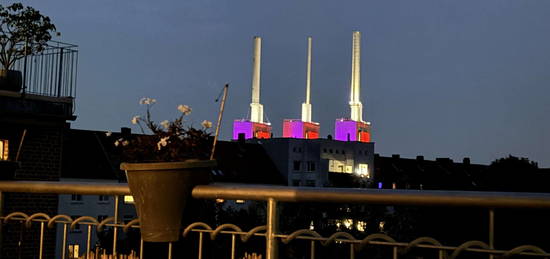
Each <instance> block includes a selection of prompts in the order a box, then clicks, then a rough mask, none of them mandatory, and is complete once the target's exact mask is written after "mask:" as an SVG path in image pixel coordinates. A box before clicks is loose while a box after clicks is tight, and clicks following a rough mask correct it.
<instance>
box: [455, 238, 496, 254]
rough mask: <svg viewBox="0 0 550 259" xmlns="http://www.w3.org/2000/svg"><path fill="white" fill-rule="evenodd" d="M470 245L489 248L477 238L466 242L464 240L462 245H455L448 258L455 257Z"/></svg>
mask: <svg viewBox="0 0 550 259" xmlns="http://www.w3.org/2000/svg"><path fill="white" fill-rule="evenodd" d="M470 247H478V248H483V249H491V248H490V247H489V245H488V244H486V243H484V242H481V241H478V240H471V241H468V242H464V243H463V244H462V245H460V246H459V247H457V248H456V249H455V251H454V252H453V253H452V254H451V258H450V259H455V258H456V257H457V256H458V255H459V254H460V253H461V252H462V251H464V250H466V249H468V248H470Z"/></svg>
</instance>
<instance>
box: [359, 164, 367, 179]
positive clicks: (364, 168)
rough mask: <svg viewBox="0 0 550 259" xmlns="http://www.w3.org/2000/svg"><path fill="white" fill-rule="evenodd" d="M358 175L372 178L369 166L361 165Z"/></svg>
mask: <svg viewBox="0 0 550 259" xmlns="http://www.w3.org/2000/svg"><path fill="white" fill-rule="evenodd" d="M357 174H358V175H359V176H361V177H365V178H370V173H369V165H368V164H359V165H358V167H357Z"/></svg>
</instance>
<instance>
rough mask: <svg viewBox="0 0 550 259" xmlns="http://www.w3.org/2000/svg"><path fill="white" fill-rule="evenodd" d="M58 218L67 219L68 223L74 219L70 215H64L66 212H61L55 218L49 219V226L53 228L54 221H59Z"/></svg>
mask: <svg viewBox="0 0 550 259" xmlns="http://www.w3.org/2000/svg"><path fill="white" fill-rule="evenodd" d="M58 219H65V220H66V221H67V223H72V222H73V219H72V218H71V217H70V216H68V215H64V214H59V215H56V216H54V217H53V218H51V219H50V220H49V221H48V228H53V226H54V223H57V222H58V221H57V220H58Z"/></svg>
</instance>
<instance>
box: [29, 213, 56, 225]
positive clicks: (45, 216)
mask: <svg viewBox="0 0 550 259" xmlns="http://www.w3.org/2000/svg"><path fill="white" fill-rule="evenodd" d="M35 218H43V219H45V220H46V221H49V220H50V216H48V214H46V213H42V212H39V213H35V214H32V215H31V216H30V217H28V218H27V220H25V227H27V228H30V227H31V224H32V220H33V219H35Z"/></svg>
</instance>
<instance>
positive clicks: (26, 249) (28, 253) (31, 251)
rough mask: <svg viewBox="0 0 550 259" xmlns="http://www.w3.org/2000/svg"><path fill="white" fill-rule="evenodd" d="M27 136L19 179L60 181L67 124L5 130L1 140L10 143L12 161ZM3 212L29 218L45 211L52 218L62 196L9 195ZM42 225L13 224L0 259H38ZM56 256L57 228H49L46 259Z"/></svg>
mask: <svg viewBox="0 0 550 259" xmlns="http://www.w3.org/2000/svg"><path fill="white" fill-rule="evenodd" d="M24 128H27V133H26V136H25V140H24V143H23V146H22V148H21V153H20V157H19V161H20V168H19V169H17V170H16V172H15V177H14V178H15V180H45V181H57V180H59V177H60V173H61V159H62V144H63V131H64V124H63V125H59V126H41V127H39V126H34V127H28V126H19V125H17V126H16V125H14V126H12V127H2V129H1V130H0V138H4V139H8V140H9V141H10V145H9V147H10V155H9V157H10V159H12V160H13V159H15V156H16V153H17V149H18V146H19V142H20V140H21V135H22V132H23V129H24ZM4 197H5V199H4V206H3V213H4V214H7V213H11V212H16V211H20V212H23V213H25V214H27V215H29V216H30V215H32V214H34V213H38V212H42V213H46V214H48V215H50V216H54V215H56V214H57V203H58V196H57V195H51V194H30V193H18V194H15V193H7V194H5V196H4ZM39 238H40V224H39V223H34V224H33V225H32V226H31V228H26V227H24V226H22V225H21V224H19V223H16V222H12V223H10V224H6V225H4V227H3V229H2V247H1V248H2V251H1V252H0V258H38V251H39V250H38V249H39ZM54 254H55V228H53V229H47V228H46V231H45V238H44V256H45V257H44V258H53V257H54Z"/></svg>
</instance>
